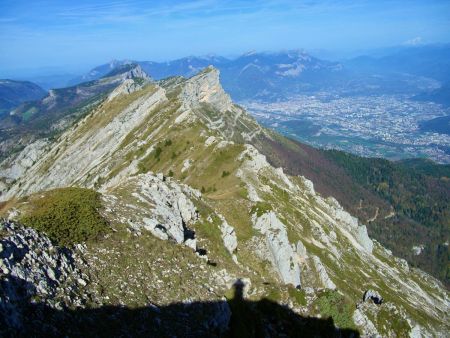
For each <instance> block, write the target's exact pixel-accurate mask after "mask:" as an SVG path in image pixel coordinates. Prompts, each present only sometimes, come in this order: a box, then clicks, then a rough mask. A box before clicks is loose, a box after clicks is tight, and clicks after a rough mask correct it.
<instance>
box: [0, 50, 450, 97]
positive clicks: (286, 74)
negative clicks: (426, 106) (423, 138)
mask: <svg viewBox="0 0 450 338" xmlns="http://www.w3.org/2000/svg"><path fill="white" fill-rule="evenodd" d="M449 60H450V45H448V44H447V45H425V46H415V47H406V46H402V47H397V48H391V49H388V50H385V51H384V53H382V54H380V53H373V55H363V56H359V57H356V58H353V59H349V60H343V61H340V62H336V61H326V60H322V59H320V58H317V57H314V56H311V55H309V54H308V53H306V52H305V51H302V50H290V51H281V52H249V53H246V54H243V55H241V56H239V57H237V58H233V59H230V58H225V57H222V56H216V55H208V56H189V57H184V58H181V59H177V60H173V61H168V62H155V61H136V60H113V61H111V62H109V63H106V64H102V65H99V66H97V67H95V68H93V69H92V70H90V71H89V72H87V73H86V74H84V75H80V76H75V77H74V76H72V77H70V76H69V75H67V74H60V75H50V74H43V75H42V76H40V77H36V76H33V77H30V80H32V81H33V82H35V83H37V84H39V85H40V86H41V87H43V88H45V89H50V88H60V87H67V86H74V85H77V84H80V83H83V82H88V81H92V80H97V79H100V78H101V77H103V76H105V75H106V74H108V73H109V72H110V71H111V70H113V69H115V68H117V67H119V66H122V65H127V64H132V63H136V64H139V65H140V66H141V67H142V69H143V70H144V71H145V72H146V73H148V74H150V76H151V77H152V78H154V79H156V80H159V79H163V78H167V77H170V76H183V77H191V76H193V75H195V74H197V73H198V72H199V71H200V70H201V69H203V68H205V67H207V66H209V65H212V66H214V67H216V68H217V69H219V70H220V73H221V79H222V80H221V81H222V83H223V86H224V88H225V89H226V90H227V92H229V93H230V95H231V96H232V98H233V99H234V100H237V101H246V100H255V99H257V100H265V101H274V100H280V99H286V98H289V97H291V96H294V95H297V94H308V93H313V92H317V91H332V92H334V93H336V94H338V95H383V94H408V95H411V96H412V97H413V96H416V95H422V94H423V95H422V96H421V97H418V99H420V100H430V101H436V102H438V103H444V102H443V101H447V102H448V101H450V95H449V94H448V90H446V91H445V90H444V92H443V93H439V92H437V93H436V94H435V93H434V92H433V90H438V89H439V88H440V87H441V86H442V85H443V83H445V82H447V81H448V79H449V77H450V61H449ZM430 93H431V95H429V94H430ZM1 98H2V97H1V93H0V99H1Z"/></svg>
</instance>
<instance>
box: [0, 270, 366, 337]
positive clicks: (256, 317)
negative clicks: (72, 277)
mask: <svg viewBox="0 0 450 338" xmlns="http://www.w3.org/2000/svg"><path fill="white" fill-rule="evenodd" d="M30 290H34V287H33V286H32V285H30V284H29V283H26V282H24V281H23V280H20V279H16V278H12V277H9V278H3V279H2V280H0V301H1V302H0V337H18V336H19V337H359V333H358V332H357V331H354V330H350V329H338V328H336V327H335V325H334V323H333V320H332V319H318V318H311V317H303V316H300V315H298V314H296V313H294V312H293V311H291V310H290V309H288V308H287V307H285V306H281V305H280V304H277V303H275V302H273V301H270V300H268V299H262V300H259V301H249V300H246V299H244V297H243V295H244V284H243V283H242V281H240V280H238V282H237V283H236V284H235V292H234V297H233V299H231V300H229V301H211V302H192V303H173V304H170V305H164V306H155V305H151V304H149V306H146V307H138V308H130V307H124V306H102V307H99V308H86V309H63V310H55V309H53V308H51V307H50V306H48V305H45V304H43V303H34V302H32V301H31V299H30ZM6 295H9V296H11V295H15V299H13V300H12V302H10V301H9V300H8V298H7V297H5V296H6ZM230 310H231V311H230Z"/></svg>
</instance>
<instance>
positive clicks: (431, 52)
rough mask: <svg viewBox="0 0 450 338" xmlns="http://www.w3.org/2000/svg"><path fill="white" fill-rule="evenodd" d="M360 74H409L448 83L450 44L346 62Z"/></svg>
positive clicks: (397, 50) (398, 51)
mask: <svg viewBox="0 0 450 338" xmlns="http://www.w3.org/2000/svg"><path fill="white" fill-rule="evenodd" d="M344 65H345V66H346V67H348V68H350V69H351V70H353V71H355V72H358V73H380V74H386V73H402V72H403V73H408V74H412V75H416V76H425V77H429V78H433V79H436V80H439V81H447V80H448V78H449V76H450V44H443V45H425V46H409V47H402V48H395V49H392V51H391V53H390V54H387V55H384V56H367V55H365V56H359V57H356V58H354V59H351V60H348V61H346V62H344Z"/></svg>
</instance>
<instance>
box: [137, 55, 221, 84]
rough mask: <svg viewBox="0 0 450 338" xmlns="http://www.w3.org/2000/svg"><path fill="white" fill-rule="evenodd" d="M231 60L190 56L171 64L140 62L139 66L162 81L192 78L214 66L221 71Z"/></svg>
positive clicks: (170, 62) (219, 57)
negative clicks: (206, 68) (175, 77)
mask: <svg viewBox="0 0 450 338" xmlns="http://www.w3.org/2000/svg"><path fill="white" fill-rule="evenodd" d="M229 62H230V60H228V59H226V58H224V57H221V56H214V55H213V56H203V57H202V56H199V57H198V56H188V57H185V58H181V59H177V60H173V61H169V62H153V61H140V62H138V63H139V65H140V66H141V67H142V69H144V71H145V72H147V73H148V74H150V75H151V76H152V77H153V78H154V79H157V80H160V79H164V78H166V77H169V76H174V75H180V76H184V77H191V76H193V75H195V74H197V73H198V72H199V71H200V70H202V69H203V68H205V67H207V66H210V65H213V66H215V67H217V68H219V69H221V68H223V67H224V66H225V65H226V64H228V63H229Z"/></svg>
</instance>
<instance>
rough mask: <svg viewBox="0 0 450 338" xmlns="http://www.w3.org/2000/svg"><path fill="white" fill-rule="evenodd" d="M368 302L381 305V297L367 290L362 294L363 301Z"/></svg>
mask: <svg viewBox="0 0 450 338" xmlns="http://www.w3.org/2000/svg"><path fill="white" fill-rule="evenodd" d="M369 300H372V301H373V302H374V303H375V304H377V305H380V304H381V303H383V297H381V296H380V294H379V293H378V292H376V291H374V290H367V291H366V292H364V296H363V301H364V302H367V301H369Z"/></svg>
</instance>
